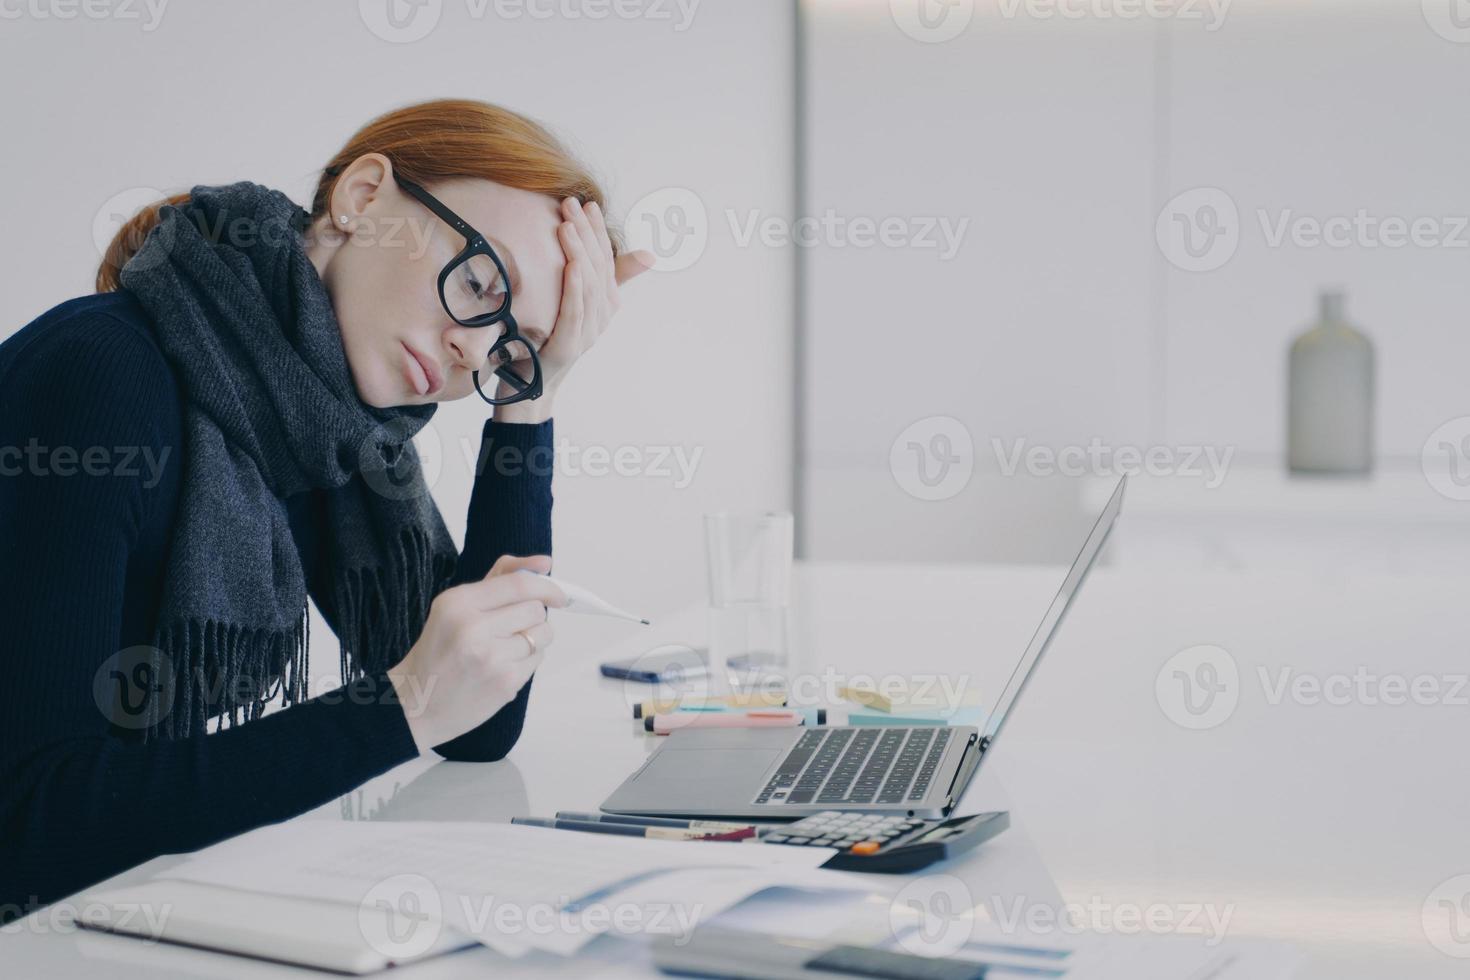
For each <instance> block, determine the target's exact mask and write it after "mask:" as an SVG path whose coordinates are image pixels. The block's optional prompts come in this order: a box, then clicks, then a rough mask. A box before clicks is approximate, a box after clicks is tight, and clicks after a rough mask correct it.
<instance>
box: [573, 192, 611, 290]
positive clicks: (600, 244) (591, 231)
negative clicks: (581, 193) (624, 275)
mask: <svg viewBox="0 0 1470 980" xmlns="http://www.w3.org/2000/svg"><path fill="white" fill-rule="evenodd" d="M588 207H592V208H595V207H596V205H595V204H594V205H588ZM561 210H562V214H563V215H565V216H566V219H567V220H568V221H570V222H571V223H572V227H573V228H575V229H576V230H577V238H578V239H579V240H580V241H581V243H582V251H583V253H585V254H586V256H587V261H588V263H589V264H590V265H591V270H590V271H591V272H592V275H591V276H590V277H589V278H590V279H591V280H593V281H594V282H596V283H597V284H599V285H601V284H603V283H611V282H612V242H611V241H609V240H608V237H607V232H606V230H604V231H603V233H602V234H601V236H599V235H598V231H597V228H596V227H594V225H593V217H594V216H597V218H598V224H601V216H600V215H598V214H597V212H596V211H592V212H591V213H589V212H588V209H587V207H583V206H582V203H581V202H580V201H578V200H577V199H576V198H574V197H569V198H567V199H566V200H565V201H563V202H562V209H561Z"/></svg>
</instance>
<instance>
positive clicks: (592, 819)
mask: <svg viewBox="0 0 1470 980" xmlns="http://www.w3.org/2000/svg"><path fill="white" fill-rule="evenodd" d="M556 819H558V820H576V821H579V822H582V823H620V824H630V825H632V826H635V827H680V828H683V829H685V830H702V831H705V832H706V833H728V832H730V831H735V830H748V829H750V828H752V827H754V826H755V825H754V824H749V823H731V822H729V821H728V820H676V819H674V818H673V817H632V816H625V815H624V814H621V813H579V812H577V811H575V810H558V811H556Z"/></svg>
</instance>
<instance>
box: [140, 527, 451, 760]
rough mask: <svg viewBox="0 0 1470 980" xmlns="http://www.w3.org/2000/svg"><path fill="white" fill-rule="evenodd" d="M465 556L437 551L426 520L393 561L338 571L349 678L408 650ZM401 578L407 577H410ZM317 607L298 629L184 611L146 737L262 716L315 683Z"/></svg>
mask: <svg viewBox="0 0 1470 980" xmlns="http://www.w3.org/2000/svg"><path fill="white" fill-rule="evenodd" d="M455 562H456V557H455V556H454V555H453V554H452V553H451V554H445V553H443V552H436V551H435V549H434V548H433V545H432V542H431V540H430V536H429V534H428V533H427V532H426V531H424V530H423V529H422V528H416V527H409V528H404V529H403V530H402V531H401V532H400V534H399V536H398V540H397V541H396V542H395V543H394V547H393V548H392V549H391V554H390V556H389V563H388V567H386V568H359V569H348V570H345V571H343V573H342V574H340V575H338V576H337V586H336V588H335V590H334V592H335V596H334V599H333V603H334V605H333V608H334V609H335V613H336V614H335V617H334V618H335V626H336V630H337V634H338V638H339V639H340V641H341V647H342V656H341V659H340V664H339V667H340V671H341V678H342V683H343V684H347V683H350V682H351V681H353V680H356V679H357V678H360V677H363V676H366V675H369V674H377V673H380V672H382V671H384V670H387V669H388V668H389V667H392V666H393V665H394V664H396V663H398V661H400V660H402V659H403V657H404V656H405V655H406V654H407V653H408V651H409V648H410V647H412V646H413V643H414V641H415V640H417V639H418V636H419V633H420V632H422V630H423V626H424V622H425V620H427V619H428V615H429V606H430V604H431V603H432V602H433V600H434V596H436V595H438V594H439V592H440V591H441V590H442V589H443V588H444V586H445V585H446V584H448V582H449V580H450V578H451V577H452V576H453V574H454V566H455ZM395 583H405V584H402V585H399V584H395ZM310 640H311V629H310V624H309V617H308V610H307V609H306V608H305V607H303V608H302V610H301V617H300V619H298V620H297V622H296V625H295V626H293V627H292V628H291V629H289V630H263V629H247V628H243V627H238V626H232V625H228V624H222V623H213V622H201V621H198V620H181V621H177V622H174V623H171V624H169V625H168V626H166V627H165V628H163V629H161V630H160V631H159V633H158V637H157V642H156V643H155V645H154V646H155V649H154V658H153V663H152V665H151V666H152V676H153V677H155V678H158V679H159V684H158V687H157V688H156V690H155V691H154V692H153V694H154V696H151V697H149V699H148V707H147V713H146V715H145V718H146V726H145V737H151V736H152V735H154V734H155V733H156V734H162V735H163V736H165V737H167V738H171V739H174V738H185V737H188V736H191V735H195V734H200V733H203V732H205V731H207V724H208V720H209V718H210V717H214V718H216V728H215V730H216V731H223V730H224V729H226V728H231V727H234V726H237V725H240V724H243V723H245V722H251V721H254V720H255V719H257V718H259V717H260V716H261V715H262V714H264V712H265V708H266V706H267V705H268V704H269V703H270V702H272V701H274V700H275V699H276V698H277V697H279V698H281V701H282V704H284V705H292V704H296V703H298V702H300V701H304V700H306V699H307V698H308V697H309V696H310V694H311V692H310V690H309V686H310V684H309V682H310V676H311V643H310Z"/></svg>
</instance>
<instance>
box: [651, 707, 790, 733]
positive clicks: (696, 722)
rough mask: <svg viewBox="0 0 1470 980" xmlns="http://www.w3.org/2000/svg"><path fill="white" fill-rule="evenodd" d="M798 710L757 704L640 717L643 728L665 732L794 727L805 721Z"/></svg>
mask: <svg viewBox="0 0 1470 980" xmlns="http://www.w3.org/2000/svg"><path fill="white" fill-rule="evenodd" d="M805 720H806V719H805V717H804V716H803V714H802V712H800V711H791V710H788V709H785V708H761V709H758V710H751V711H729V712H723V711H722V712H713V713H709V714H705V713H701V712H698V711H689V712H675V713H673V714H669V715H652V716H650V717H647V718H644V719H643V730H644V731H646V732H653V733H654V734H656V735H667V734H668V733H669V732H676V731H678V730H680V729H681V728H797V727H799V726H801V725H802V724H803V723H804V722H805Z"/></svg>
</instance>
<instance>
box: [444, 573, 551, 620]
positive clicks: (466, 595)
mask: <svg viewBox="0 0 1470 980" xmlns="http://www.w3.org/2000/svg"><path fill="white" fill-rule="evenodd" d="M451 592H452V593H456V595H454V596H453V597H451V599H450V601H451V602H460V601H463V602H465V603H467V604H468V608H470V609H472V610H476V611H479V612H492V611H494V610H497V609H500V608H503V607H505V606H509V605H514V604H515V603H517V602H526V601H529V600H535V601H536V602H539V603H541V604H542V605H545V606H555V607H557V608H561V607H562V606H565V605H566V604H567V596H566V593H564V592H563V591H562V590H561V588H560V587H558V586H557V584H556V583H555V582H552V581H551V580H550V579H548V578H546V577H545V576H544V575H487V576H486V577H485V578H482V579H480V581H478V582H470V583H468V584H466V585H460V586H456V587H455V588H453V589H450V590H448V591H447V592H445V593H444V595H449V593H451Z"/></svg>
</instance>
